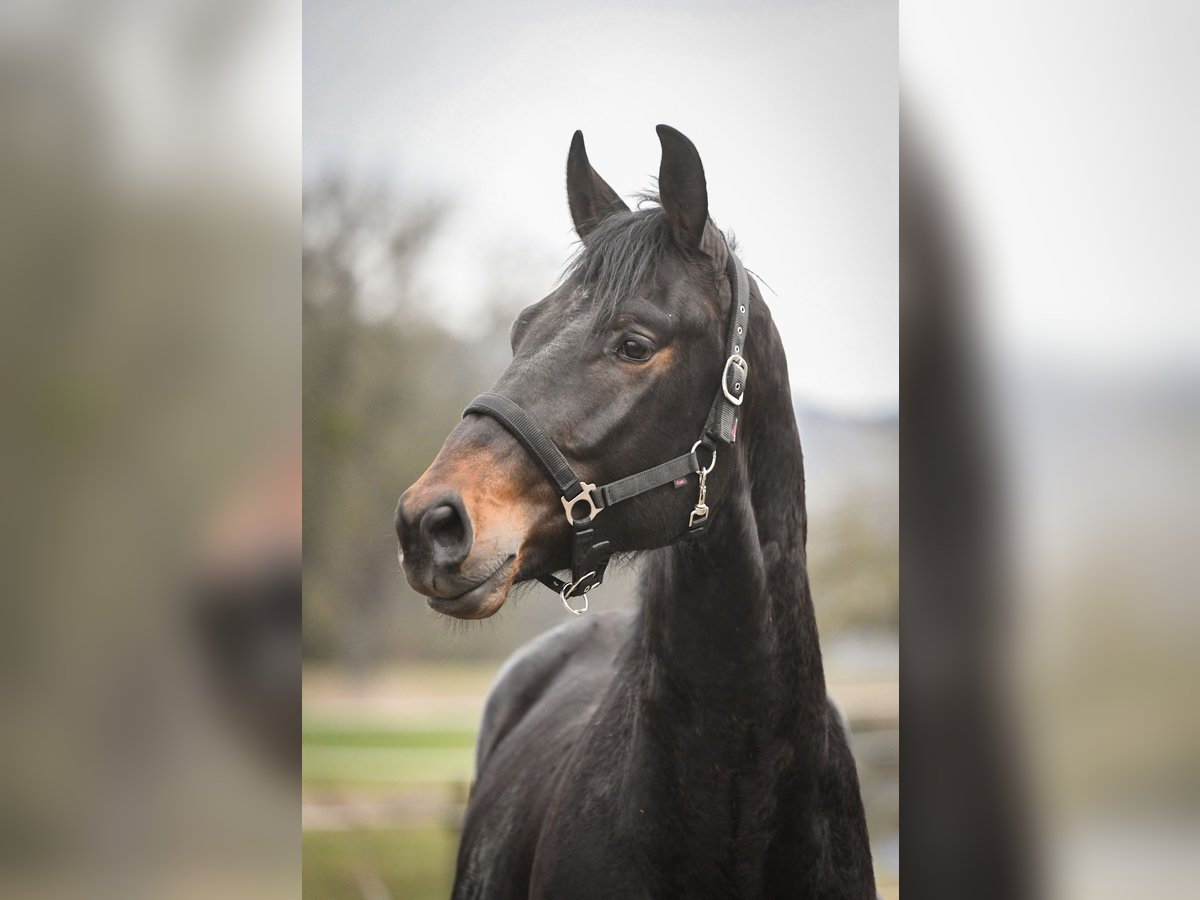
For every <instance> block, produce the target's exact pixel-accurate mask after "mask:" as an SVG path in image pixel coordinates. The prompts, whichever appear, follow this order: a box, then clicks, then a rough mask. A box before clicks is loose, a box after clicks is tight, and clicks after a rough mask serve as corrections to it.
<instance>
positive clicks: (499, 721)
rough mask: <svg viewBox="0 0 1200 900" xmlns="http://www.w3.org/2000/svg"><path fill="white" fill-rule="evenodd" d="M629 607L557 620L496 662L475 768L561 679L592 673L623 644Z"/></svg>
mask: <svg viewBox="0 0 1200 900" xmlns="http://www.w3.org/2000/svg"><path fill="white" fill-rule="evenodd" d="M632 621H633V614H632V611H628V610H617V611H614V612H605V613H599V614H596V615H589V616H584V617H582V618H579V619H575V620H573V621H570V622H566V623H564V624H562V625H559V626H558V627H557V628H553V629H551V630H550V631H547V632H546V633H544V634H541V635H538V636H537V637H536V638H534V639H533V640H531V641H529V642H528V643H526V644H524V645H523V646H521V647H520V648H518V649H517V651H516V652H515V653H513V655H512V656H510V657H509V658H508V659H507V660H506V661H505V663H504V665H503V666H501V667H500V671H499V672H497V673H496V678H495V680H494V681H493V682H492V687H491V689H490V690H489V691H488V695H487V699H486V700H485V701H484V708H483V718H482V720H481V722H480V726H479V738H478V743H477V744H476V758H475V771H476V772H482V771H483V767H484V765H485V763H486V762H487V760H488V758H489V757H490V756H491V754H492V752H493V751H494V750H495V749H496V747H497V746H498V745H499V744H500V742H501V741H503V740H504V738H505V737H506V736H507V735H508V734H509V733H510V732H511V731H512V730H513V729H514V728H515V727H516V726H517V725H518V724H519V723H520V722H521V720H522V719H524V718H525V716H526V715H528V713H529V712H530V711H531V710H532V709H534V708H535V707H536V706H538V704H539V703H541V702H543V701H544V700H546V699H547V698H548V697H549V696H550V695H552V694H553V692H554V691H553V689H554V686H555V685H556V684H558V683H559V682H560V681H561V680H562V679H564V678H570V679H572V681H578V680H580V679H588V678H593V677H595V675H596V674H597V673H599V672H600V671H601V670H604V669H607V667H608V666H609V665H610V664H611V663H612V661H613V659H614V658H615V656H616V654H617V653H618V652H619V651H620V648H621V647H623V646H624V644H625V642H626V640H627V638H628V636H629V633H630V627H631V625H632Z"/></svg>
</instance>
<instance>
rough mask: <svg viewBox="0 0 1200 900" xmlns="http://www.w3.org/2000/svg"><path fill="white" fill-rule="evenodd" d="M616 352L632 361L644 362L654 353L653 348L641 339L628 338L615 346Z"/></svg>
mask: <svg viewBox="0 0 1200 900" xmlns="http://www.w3.org/2000/svg"><path fill="white" fill-rule="evenodd" d="M617 353H619V354H620V355H621V356H622V357H624V358H625V359H628V360H630V361H632V362H645V361H646V360H648V359H649V358H650V357H651V356H652V355H653V354H654V348H653V347H651V346H650V345H649V344H647V343H645V342H643V341H639V340H635V339H634V338H630V339H629V340H627V341H625V342H624V343H623V344H621V346H620V347H618V348H617Z"/></svg>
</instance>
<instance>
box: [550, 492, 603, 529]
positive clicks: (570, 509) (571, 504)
mask: <svg viewBox="0 0 1200 900" xmlns="http://www.w3.org/2000/svg"><path fill="white" fill-rule="evenodd" d="M579 486H580V487H581V488H583V490H582V491H580V492H579V493H578V494H576V495H575V496H574V497H573V498H572V499H570V500H568V499H567V498H566V497H560V498H559V499H560V500H562V505H563V509H565V510H566V511H567V521H568V522H570V523H571V524H572V525H586V524H587V523H588V522H590V521H592V519H594V518H596V516H598V515H600V513H602V512H604V507H603V506H597V505H596V501H595V500H593V499H592V491H594V490H595V489H596V486H595V485H594V484H587V483H585V482H582V481H581V482H579ZM581 501H582V502H584V503H586V504H587V505H588V516H587V518H586V519H576V518H575V513H574V510H575V504H576V503H579V502H581Z"/></svg>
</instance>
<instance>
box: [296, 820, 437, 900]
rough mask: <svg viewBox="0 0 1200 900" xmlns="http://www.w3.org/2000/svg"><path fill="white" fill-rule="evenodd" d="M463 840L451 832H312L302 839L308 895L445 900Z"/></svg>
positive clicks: (337, 899)
mask: <svg viewBox="0 0 1200 900" xmlns="http://www.w3.org/2000/svg"><path fill="white" fill-rule="evenodd" d="M457 845H458V836H457V834H455V833H454V832H452V831H450V830H449V829H446V828H440V827H427V828H394V829H383V830H372V831H309V832H305V833H304V836H303V851H304V862H303V866H304V896H305V897H308V898H312V900H362V898H363V897H366V896H376V895H380V896H382V894H381V892H380V891H379V889H378V886H379V885H382V886H383V887H384V889H385V890H386V892H387V893H386V896H389V897H391V898H393V900H445V898H446V897H449V896H450V888H451V886H452V881H453V873H454V856H455V853H456V850H457Z"/></svg>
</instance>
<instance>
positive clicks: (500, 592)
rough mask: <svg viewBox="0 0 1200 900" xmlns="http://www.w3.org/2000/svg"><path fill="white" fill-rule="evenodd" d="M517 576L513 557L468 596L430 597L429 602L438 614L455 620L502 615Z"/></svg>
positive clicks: (427, 599)
mask: <svg viewBox="0 0 1200 900" xmlns="http://www.w3.org/2000/svg"><path fill="white" fill-rule="evenodd" d="M516 574H517V561H516V558H515V557H510V558H509V559H507V560H506V561H505V562H504V564H503V565H501V566H500V567H499V568H498V569H496V571H495V572H493V573H492V574H491V575H489V576H488V577H487V578H486V579H485V580H484V581H482V582H480V583H479V584H477V585H475V587H473V588H471V589H470V590H468V591H466V592H465V593H462V594H460V595H459V596H457V597H446V598H443V597H426V598H425V602H426V603H427V604H429V608H430V609H432V610H433V611H434V612H439V613H442V614H443V615H446V616H452V617H454V618H455V619H486V618H487V617H488V616H491V615H495V614H496V613H497V612H499V610H500V607H502V606H503V605H504V601H505V600H507V599H508V593H509V591H511V590H512V586H513V580H514V579H515V578H516Z"/></svg>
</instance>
